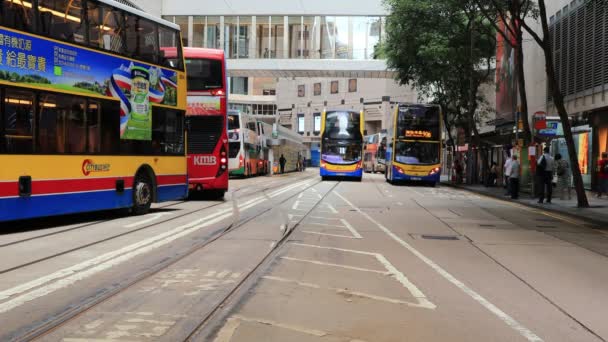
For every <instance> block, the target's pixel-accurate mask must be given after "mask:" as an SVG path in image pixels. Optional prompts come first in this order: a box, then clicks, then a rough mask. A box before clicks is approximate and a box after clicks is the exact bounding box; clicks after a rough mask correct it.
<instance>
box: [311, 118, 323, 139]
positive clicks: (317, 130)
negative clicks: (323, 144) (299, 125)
mask: <svg viewBox="0 0 608 342" xmlns="http://www.w3.org/2000/svg"><path fill="white" fill-rule="evenodd" d="M312 116H313V119H314V120H313V121H314V127H313V128H314V129H313V133H314V134H315V135H319V133H321V113H314V114H313V115H312Z"/></svg>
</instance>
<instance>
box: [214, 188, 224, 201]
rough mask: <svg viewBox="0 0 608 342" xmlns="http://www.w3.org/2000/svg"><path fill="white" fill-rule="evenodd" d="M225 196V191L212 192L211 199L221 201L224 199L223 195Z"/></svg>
mask: <svg viewBox="0 0 608 342" xmlns="http://www.w3.org/2000/svg"><path fill="white" fill-rule="evenodd" d="M225 194H226V190H213V192H212V193H211V197H212V198H213V199H214V200H216V201H221V200H223V199H224V195H225Z"/></svg>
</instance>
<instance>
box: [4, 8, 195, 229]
mask: <svg viewBox="0 0 608 342" xmlns="http://www.w3.org/2000/svg"><path fill="white" fill-rule="evenodd" d="M0 37H1V38H0V42H1V44H0V56H2V59H0V164H1V165H2V167H1V168H0V221H7V220H17V219H27V218H34V217H42V216H50V215H59V214H68V213H76V212H85V211H94V210H104V209H115V208H132V211H133V212H134V213H136V214H142V213H145V212H147V211H148V210H149V208H150V206H151V204H152V203H153V202H160V201H167V200H174V199H180V198H184V197H185V196H186V195H187V192H188V184H187V169H186V167H187V165H186V155H185V148H184V147H185V146H184V141H185V134H184V114H185V110H186V82H185V81H186V76H185V73H184V63H183V53H182V46H181V37H180V32H179V26H177V25H175V24H172V23H169V22H167V21H164V20H161V19H158V18H154V17H152V16H150V15H148V14H146V13H144V12H142V11H140V10H138V9H136V8H135V7H134V6H133V7H131V6H128V5H125V4H122V3H118V2H115V1H112V0H99V1H97V0H88V1H81V0H28V1H2V2H0ZM167 48H172V49H174V50H175V54H176V58H173V59H170V58H167V56H166V55H165V53H164V49H167Z"/></svg>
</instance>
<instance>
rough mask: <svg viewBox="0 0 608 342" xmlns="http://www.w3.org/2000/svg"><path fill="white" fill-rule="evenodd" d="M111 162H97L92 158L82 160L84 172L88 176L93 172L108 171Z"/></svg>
mask: <svg viewBox="0 0 608 342" xmlns="http://www.w3.org/2000/svg"><path fill="white" fill-rule="evenodd" d="M108 171H110V164H95V163H94V162H93V161H92V160H91V159H85V160H84V161H83V162H82V174H83V175H85V176H88V175H89V174H90V173H91V172H108Z"/></svg>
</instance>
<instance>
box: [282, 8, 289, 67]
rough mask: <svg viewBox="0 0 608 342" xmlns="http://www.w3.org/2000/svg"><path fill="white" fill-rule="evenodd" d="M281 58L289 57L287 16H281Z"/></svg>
mask: <svg viewBox="0 0 608 342" xmlns="http://www.w3.org/2000/svg"><path fill="white" fill-rule="evenodd" d="M283 58H285V59H288V58H289V17H288V16H283Z"/></svg>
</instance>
